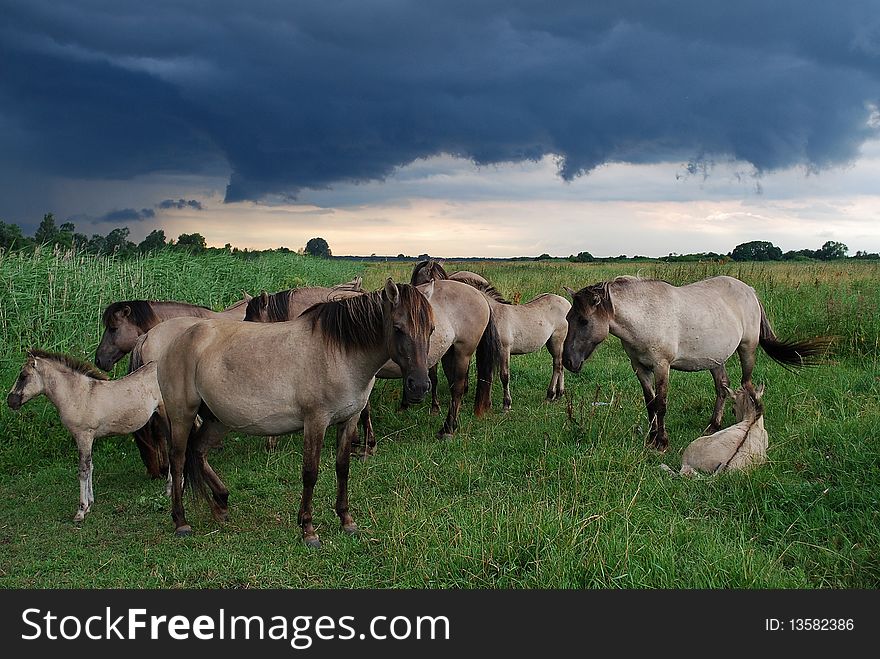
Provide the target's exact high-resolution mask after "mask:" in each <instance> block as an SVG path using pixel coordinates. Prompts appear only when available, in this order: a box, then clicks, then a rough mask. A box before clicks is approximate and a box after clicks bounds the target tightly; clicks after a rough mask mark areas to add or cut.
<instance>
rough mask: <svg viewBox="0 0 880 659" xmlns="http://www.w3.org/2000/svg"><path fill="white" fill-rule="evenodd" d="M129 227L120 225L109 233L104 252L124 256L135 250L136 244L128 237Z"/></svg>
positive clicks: (105, 240)
mask: <svg viewBox="0 0 880 659" xmlns="http://www.w3.org/2000/svg"><path fill="white" fill-rule="evenodd" d="M128 234H129V230H128V227H118V228H116V229H113V230H112V231H111V232H110V233H108V234H107V237H106V238H105V239H104V252H105V253H106V254H119V255H120V256H124V255H127V254H131V253H133V252H134V250H135V245H134V243H133V242H131V241H130V240H129V239H128Z"/></svg>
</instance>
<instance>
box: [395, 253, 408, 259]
mask: <svg viewBox="0 0 880 659" xmlns="http://www.w3.org/2000/svg"><path fill="white" fill-rule="evenodd" d="M397 258H399V259H405V258H406V256H405V255H404V254H403V253H401V254H398V255H397Z"/></svg>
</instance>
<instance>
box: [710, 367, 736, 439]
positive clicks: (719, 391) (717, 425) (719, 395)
mask: <svg viewBox="0 0 880 659" xmlns="http://www.w3.org/2000/svg"><path fill="white" fill-rule="evenodd" d="M711 373H712V379H713V380H714V381H715V411H714V412H713V413H712V418H711V419H710V420H709V425H708V426H707V427H706V429H705V430H704V431H703V433H704V434H707V435H708V434H711V433H713V432H717V431H719V430H721V420H722V419H723V418H724V401H725V400H727V388H728V387H729V386H730V379H729V378H728V377H727V369H726V368H724V364H721V366H719V367H717V368H713V369H711Z"/></svg>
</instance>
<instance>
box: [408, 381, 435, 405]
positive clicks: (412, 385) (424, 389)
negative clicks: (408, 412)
mask: <svg viewBox="0 0 880 659" xmlns="http://www.w3.org/2000/svg"><path fill="white" fill-rule="evenodd" d="M405 387H406V391H407V394H408V395H407V397H408V398H410V399H411V400H413V401H420V400H422V398H424V397H425V394H427V393H428V391H429V390H430V389H431V381H430V380H429V379H428V378H427V377H424V378H417V377H415V376H414V375H408V376H407V377H406V381H405Z"/></svg>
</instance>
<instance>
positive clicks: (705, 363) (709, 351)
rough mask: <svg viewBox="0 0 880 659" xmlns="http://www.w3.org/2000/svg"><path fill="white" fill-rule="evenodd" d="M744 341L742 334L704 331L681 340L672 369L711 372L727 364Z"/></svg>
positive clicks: (711, 330) (738, 332)
mask: <svg viewBox="0 0 880 659" xmlns="http://www.w3.org/2000/svg"><path fill="white" fill-rule="evenodd" d="M741 340H742V332H740V331H736V333H735V334H731V333H730V331H729V330H728V331H724V332H722V331H718V330H715V329H703V330H702V331H700V332H699V333H697V332H693V333H691V334H690V336H688V337H686V338H684V339H679V342H678V350H677V351H676V356H675V359H673V360H672V362H671V363H670V367H671V368H674V369H675V370H677V371H709V370H712V369H713V368H718V367H719V366H722V365H723V364H724V363H725V362H727V360H728V358H729V357H730V356H731V355H732V354H733V353H734V351H735V350H736V349H737V347H738V346H739V344H740V341H741Z"/></svg>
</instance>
